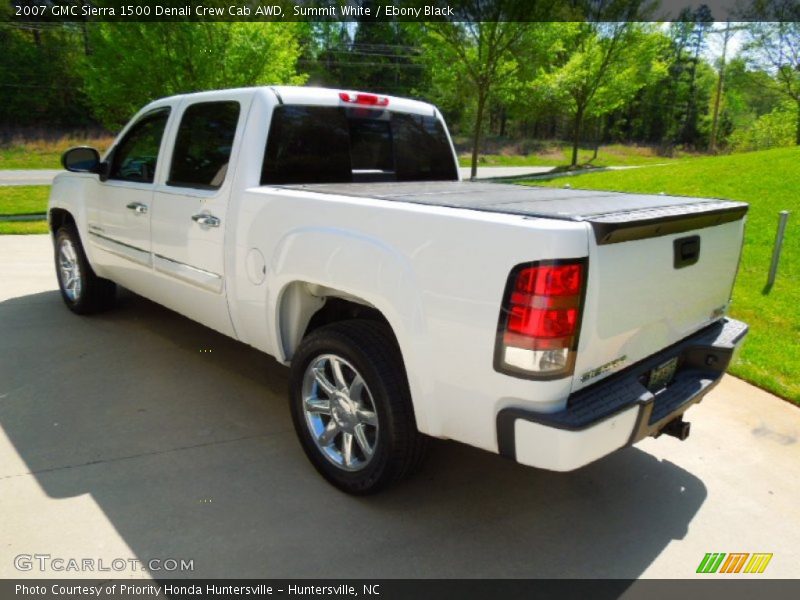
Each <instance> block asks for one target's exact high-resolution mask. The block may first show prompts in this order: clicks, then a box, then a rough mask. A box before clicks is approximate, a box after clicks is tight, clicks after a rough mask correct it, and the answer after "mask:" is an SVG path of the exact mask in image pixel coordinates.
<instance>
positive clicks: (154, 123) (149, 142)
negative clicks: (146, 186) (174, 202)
mask: <svg viewBox="0 0 800 600" xmlns="http://www.w3.org/2000/svg"><path fill="white" fill-rule="evenodd" d="M168 118H169V108H157V109H156V110H154V111H151V112H149V113H147V114H146V115H144V116H143V117H142V118H141V119H139V121H138V122H137V123H136V124H135V125H134V126H133V127H131V129H130V131H128V133H127V134H125V137H124V138H122V141H120V143H119V144H118V145H117V147H116V148H115V149H114V152H113V153H112V156H111V170H110V172H109V179H119V180H122V181H137V182H140V183H153V178H154V177H155V173H156V164H157V162H158V150H159V148H160V147H161V137H162V136H163V135H164V128H165V127H166V125H167V119H168Z"/></svg>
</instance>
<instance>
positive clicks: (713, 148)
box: [708, 21, 731, 154]
mask: <svg viewBox="0 0 800 600" xmlns="http://www.w3.org/2000/svg"><path fill="white" fill-rule="evenodd" d="M723 36H724V37H723V39H722V56H721V57H720V59H719V76H718V77H717V93H716V95H715V96H714V116H713V117H712V119H711V140H710V142H709V144H708V149H709V151H710V152H711V153H712V154H716V153H717V135H718V134H719V105H720V102H721V100H722V86H723V83H722V82H723V80H724V79H725V59H726V54H727V53H728V40H729V39H730V36H731V23H730V21H728V22H727V23H726V24H725V31H724V33H723Z"/></svg>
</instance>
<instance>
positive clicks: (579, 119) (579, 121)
mask: <svg viewBox="0 0 800 600" xmlns="http://www.w3.org/2000/svg"><path fill="white" fill-rule="evenodd" d="M582 125H583V108H579V109H578V110H577V111H576V112H575V130H574V132H573V134H574V137H573V139H572V162H571V163H570V166H571V167H576V166H578V145H579V144H580V143H581V126H582Z"/></svg>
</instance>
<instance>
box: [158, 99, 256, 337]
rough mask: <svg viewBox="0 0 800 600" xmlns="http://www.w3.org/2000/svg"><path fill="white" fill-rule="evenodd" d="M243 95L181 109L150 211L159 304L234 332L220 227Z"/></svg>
mask: <svg viewBox="0 0 800 600" xmlns="http://www.w3.org/2000/svg"><path fill="white" fill-rule="evenodd" d="M248 103H249V99H247V98H236V97H231V98H229V99H220V98H219V97H218V96H216V97H215V98H214V99H213V100H208V101H204V100H198V99H196V97H193V98H191V99H189V100H187V101H186V102H185V103H184V104H183V105H181V106H180V107H179V108H178V112H179V114H178V115H177V119H176V121H177V126H176V132H175V134H174V145H173V147H172V150H171V153H170V154H169V165H168V170H167V173H166V177H165V181H164V182H163V184H161V185H159V186H158V188H157V189H156V192H155V195H154V200H153V211H152V249H153V268H154V269H155V271H156V273H157V274H158V275H159V276H160V279H161V281H162V283H161V284H160V290H159V291H158V292H157V293H158V294H159V296H160V297H159V301H160V302H162V303H164V304H166V305H167V306H171V307H174V308H175V309H176V310H179V311H180V312H182V313H184V314H186V315H187V316H189V317H191V318H193V319H195V320H197V321H199V322H201V323H203V324H205V325H207V326H209V327H212V328H214V329H217V330H218V331H222V332H223V333H226V334H228V335H234V332H233V328H232V325H231V321H230V317H229V314H228V308H227V304H226V299H225V293H224V292H225V271H224V264H225V260H224V258H225V245H224V241H225V225H226V220H227V217H228V200H229V196H230V190H231V187H232V183H231V182H232V179H233V176H234V168H233V167H234V165H235V151H234V149H235V145H236V143H237V140H238V139H239V138H240V137H241V135H240V134H238V135H237V131H239V130H240V129H241V124H242V121H243V117H244V115H245V114H246V108H247V106H246V104H248Z"/></svg>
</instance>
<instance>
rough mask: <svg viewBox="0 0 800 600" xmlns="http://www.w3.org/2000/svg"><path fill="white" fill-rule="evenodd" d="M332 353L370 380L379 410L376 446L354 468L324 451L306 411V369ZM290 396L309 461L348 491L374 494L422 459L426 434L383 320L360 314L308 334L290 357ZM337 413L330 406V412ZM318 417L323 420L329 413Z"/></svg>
mask: <svg viewBox="0 0 800 600" xmlns="http://www.w3.org/2000/svg"><path fill="white" fill-rule="evenodd" d="M330 356H335V357H339V358H341V359H343V361H344V363H343V364H345V365H346V368H344V369H343V371H348V370H352V371H353V373H355V375H359V374H360V376H361V377H362V379H363V382H364V383H365V385H366V387H365V390H364V394H365V395H366V397H367V398H368V399H369V402H370V403H371V404H372V405H373V406H374V415H377V426H376V429H375V435H374V438H373V439H372V442H373V443H374V446H373V448H374V451H373V453H372V454H371V456H370V458H368V459H365V462H364V465H363V466H362V467H359V469H358V470H356V471H350V470H347V469H346V468H344V467H343V466H339V465H337V464H335V463H334V462H333V460H332V459H330V458H328V457H327V456H326V454H325V453H323V450H322V449H321V448H320V447H319V446H318V444H317V442H316V441H315V437H313V434H312V425H310V424H309V420H308V418H307V415H306V412H305V410H304V381H305V380H306V372H307V369H309V368H310V367H311V366H312V365H319V364H321V363H320V361H324V360H326V358H325V357H330ZM348 363H349V364H348ZM355 375H354V376H355ZM310 377H311V375H310ZM346 377H347V375H345V379H346ZM350 383H351V384H352V383H353V381H352V380H351V382H350ZM311 385H312V386H313V389H314V390H315V391H316V392H319V390H320V389H321V388H320V387H319V386H318V384H311ZM307 389H308V388H306V390H307ZM350 389H352V386H351V388H350ZM323 396H325V397H330V394H329V393H328V394H326V393H324V392H323ZM289 398H290V408H291V413H292V421H293V422H294V427H295V431H296V432H297V436H298V438H299V439H300V443H301V445H302V447H303V450H304V451H305V453H306V455H307V456H308V458H309V460H310V461H311V463H312V464H313V465H314V467H315V468H316V469H317V471H319V473H320V474H321V475H322V476H323V477H324V478H325V479H327V480H328V481H329V482H330V483H332V484H333V485H334V486H336V487H338V488H339V489H341V490H343V491H345V492H347V493H349V494H355V495H365V494H372V493H375V492H377V491H379V490H381V489H382V488H384V487H386V486H387V485H390V484H393V483H395V482H397V481H399V480H401V479H404V478H406V477H408V476H409V475H411V474H412V473H413V472H414V471H415V470H416V469H417V468H418V467H419V466H420V464H421V463H422V460H423V458H424V455H425V450H426V447H427V437H426V436H424V435H422V434H421V433H419V432H418V431H417V427H416V423H415V419H414V410H413V407H412V404H411V394H410V392H409V388H408V380H407V378H406V374H405V368H404V366H403V360H402V357H401V355H400V349H399V348H398V347H397V344H396V342H395V340H394V336H393V335H392V334H391V332H390V331H389V329H388V327H386V326H385V325H383V324H381V323H378V322H375V321H368V320H362V319H356V320H348V321H341V322H338V323H333V324H331V325H326V326H324V327H320V328H319V329H317V330H315V331H313V332H312V333H310V334H309V335H307V336H306V337H305V338H304V339H303V341H302V342H301V343H300V346H299V348H298V349H297V352H296V353H295V356H294V358H293V359H292V366H291V374H290V377H289ZM331 406H332V405H331ZM333 414H334V412H333V411H331V412H330V415H333ZM340 414H341V413H340ZM309 418H311V417H309ZM319 418H320V419H323V421H322V422H325V421H324V419H325V415H321V416H320V417H319ZM327 418H328V421H327V422H328V423H330V422H331V421H333V420H334V417H333V416H329V417H327ZM335 428H336V427H334V429H335ZM340 431H341V433H337V434H335V435H336V441H334V442H332V444H333V445H332V446H331V447H332V448H333V449H334V450H336V448H337V446H336V445H337V444H340V445H341V444H343V442H342V439H343V437H342V436H343V435H344V430H340ZM362 435H363V434H362ZM355 437H356V438H357V437H358V436H355ZM362 439H363V437H362ZM356 442H358V443H356ZM351 443H353V444H354V445H353V446H352V447H353V448H355V450H354V451H353V452H356V453H361V456H362V458H364V457H366V454H365V453H363V452H362V450H361V447H359V446H360V440H358V439H356V440H355V442H353V441H352V440H351ZM342 454H343V452H342Z"/></svg>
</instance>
